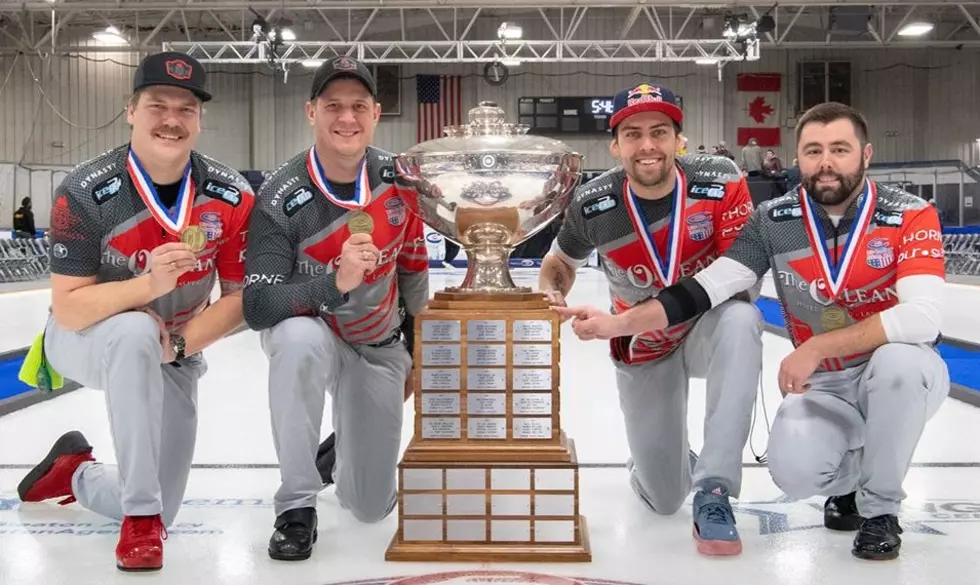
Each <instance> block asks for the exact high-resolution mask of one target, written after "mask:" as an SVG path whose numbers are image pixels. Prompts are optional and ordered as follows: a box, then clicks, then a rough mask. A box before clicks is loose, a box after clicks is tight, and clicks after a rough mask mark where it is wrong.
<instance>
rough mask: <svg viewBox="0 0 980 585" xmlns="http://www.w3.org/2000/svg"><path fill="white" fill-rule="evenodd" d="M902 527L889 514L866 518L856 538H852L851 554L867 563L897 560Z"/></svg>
mask: <svg viewBox="0 0 980 585" xmlns="http://www.w3.org/2000/svg"><path fill="white" fill-rule="evenodd" d="M901 533H902V527H901V526H899V525H898V518H897V517H895V516H892V515H891V514H884V515H882V516H875V517H873V518H868V519H867V520H865V521H864V522H862V523H861V528H860V529H859V530H858V533H857V536H855V537H854V548H853V549H851V553H853V554H854V556H856V557H857V558H859V559H866V560H869V561H890V560H892V559H895V558H898V551H899V549H900V548H902V539H901V538H900V537H899V536H898V535H899V534H901Z"/></svg>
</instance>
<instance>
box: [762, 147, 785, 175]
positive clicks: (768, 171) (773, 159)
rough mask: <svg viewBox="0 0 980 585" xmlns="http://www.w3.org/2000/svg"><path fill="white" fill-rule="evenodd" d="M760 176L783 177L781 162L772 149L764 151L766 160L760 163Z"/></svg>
mask: <svg viewBox="0 0 980 585" xmlns="http://www.w3.org/2000/svg"><path fill="white" fill-rule="evenodd" d="M762 174H764V175H766V176H767V177H782V176H783V162H782V161H781V160H779V157H778V156H776V153H775V152H774V151H773V149H771V148H770V149H769V150H767V151H766V160H765V161H763V163H762Z"/></svg>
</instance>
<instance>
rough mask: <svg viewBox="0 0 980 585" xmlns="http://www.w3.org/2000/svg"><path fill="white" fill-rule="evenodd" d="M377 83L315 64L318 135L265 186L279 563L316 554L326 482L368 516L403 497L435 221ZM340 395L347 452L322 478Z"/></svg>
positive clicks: (255, 279)
mask: <svg viewBox="0 0 980 585" xmlns="http://www.w3.org/2000/svg"><path fill="white" fill-rule="evenodd" d="M376 94H377V90H376V86H375V82H374V78H373V77H372V76H371V74H370V72H369V71H368V69H367V68H366V67H365V66H364V65H363V64H361V63H358V62H357V61H355V60H353V59H351V58H349V57H338V58H335V59H333V60H330V61H327V62H325V63H324V64H323V65H322V66H321V67H320V68H319V69H318V70H317V71H316V73H314V75H313V86H312V88H311V91H310V100H309V102H308V103H307V104H306V116H307V118H308V120H309V122H310V125H311V126H312V127H313V133H314V138H315V141H314V145H313V146H312V147H311V148H309V149H308V150H305V151H303V152H301V153H299V154H298V155H296V156H295V157H293V158H292V159H290V160H289V161H287V162H286V163H285V164H283V165H282V166H280V167H279V168H278V169H277V170H276V171H275V172H274V173H273V174H272V175H271V176H270V177H269V178H268V179H267V180H266V182H265V183H263V185H262V188H261V189H260V190H259V194H258V203H257V205H256V210H255V213H254V214H253V215H252V220H251V224H250V227H249V233H250V239H251V244H250V245H249V248H248V251H247V254H246V260H245V267H246V274H247V276H246V280H245V293H244V303H245V320H246V322H247V323H248V324H249V326H251V327H252V328H253V329H255V330H258V331H261V341H262V347H263V349H264V351H265V353H266V355H267V356H268V358H269V404H270V409H271V412H272V430H273V435H274V439H275V447H276V453H277V455H278V458H279V466H280V475H281V478H282V483H281V485H280V487H279V490H278V491H277V492H276V495H275V513H276V521H275V531H274V532H273V535H272V538H271V539H270V542H269V555H270V556H271V557H272V558H274V559H278V560H302V559H306V558H309V556H310V554H311V553H312V550H313V543H314V542H315V541H316V538H317V514H316V498H317V493H318V492H319V491H320V490H321V489H322V488H323V487H324V483H329V482H332V483H335V484H336V486H337V497H338V499H339V500H340V503H341V505H342V506H344V507H345V508H347V509H349V510H350V511H351V512H352V513H353V514H354V516H355V517H356V518H357V519H358V520H361V521H362V522H376V521H379V520H381V519H383V518H385V517H386V516H387V515H388V514H389V513H390V512H391V510H392V508H394V506H395V489H396V481H395V479H396V478H395V472H396V468H397V463H398V453H399V447H400V445H401V435H402V412H403V406H402V402H403V390H404V388H405V385H406V378H407V376H408V374H409V371H410V370H411V367H412V360H411V356H410V355H409V353H408V352H407V351H406V349H405V345H404V344H403V341H402V333H401V327H402V326H403V324H404V322H405V320H408V319H410V318H411V316H413V315H415V314H417V313H418V311H419V310H420V309H421V308H422V306H423V305H424V304H425V303H426V302H427V300H428V265H429V264H428V252H427V250H426V246H425V237H424V233H423V229H422V223H421V221H420V220H419V219H418V218H417V217H416V216H414V215H412V214H410V213H409V209H410V208H411V207H412V206H414V203H415V202H414V200H413V198H414V197H416V194H415V192H414V191H412V190H411V189H409V188H406V187H404V186H402V185H401V184H398V183H396V182H395V172H394V168H393V158H392V155H391V154H390V153H388V152H384V151H381V150H379V149H377V148H374V147H372V146H370V144H371V140H372V138H373V136H374V130H375V128H376V126H377V124H378V120H379V118H380V114H381V106H380V105H379V104H378V102H377V99H376ZM400 298H401V299H402V300H403V303H404V308H405V312H406V314H407V317H406V319H403V317H402V315H401V312H400V311H399V299H400ZM327 392H329V393H330V395H331V399H332V406H333V409H332V410H333V421H332V422H333V428H334V432H335V435H334V438H333V445H332V450H331V449H330V448H329V447H330V445H327V449H326V450H327V451H332V453H333V455H334V456H335V457H334V458H335V463H334V464H333V466H332V469H331V470H329V471H330V472H331V473H330V477H329V478H321V474H320V473H319V472H318V470H317V465H316V462H315V458H316V456H317V443H318V440H319V431H320V426H321V421H322V418H323V408H324V399H325V394H326V393H327ZM324 479H326V480H327V481H326V482H325V481H324Z"/></svg>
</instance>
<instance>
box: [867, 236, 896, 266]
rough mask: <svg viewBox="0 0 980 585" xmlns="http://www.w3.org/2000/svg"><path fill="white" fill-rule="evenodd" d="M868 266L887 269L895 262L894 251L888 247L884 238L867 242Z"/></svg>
mask: <svg viewBox="0 0 980 585" xmlns="http://www.w3.org/2000/svg"><path fill="white" fill-rule="evenodd" d="M867 261H868V266H870V267H872V268H878V269H879V270H880V269H882V268H888V267H889V266H891V265H892V263H893V262H894V261H895V250H894V249H893V248H892V247H891V246H889V245H888V240H887V239H886V238H875V239H873V240H871V241H870V242H868V260H867Z"/></svg>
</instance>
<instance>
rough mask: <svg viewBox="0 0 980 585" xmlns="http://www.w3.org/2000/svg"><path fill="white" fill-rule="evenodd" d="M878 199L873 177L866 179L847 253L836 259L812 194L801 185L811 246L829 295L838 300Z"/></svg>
mask: <svg viewBox="0 0 980 585" xmlns="http://www.w3.org/2000/svg"><path fill="white" fill-rule="evenodd" d="M877 198H878V189H877V187H876V186H875V185H874V183H872V182H871V181H870V180H869V179H865V183H864V191H863V192H862V193H861V195H859V196H858V210H857V217H856V218H855V219H854V223H853V224H851V229H850V230H849V231H848V233H847V240H845V242H844V253H843V254H842V255H841V257H840V262H836V263H835V262H832V261H831V259H830V251H829V250H828V249H827V238H826V236H825V235H824V233H823V228H822V227H821V225H820V218H818V217H817V214H816V213H815V212H814V203H813V202H812V201H811V200H810V195H809V193H807V192H806V190H805V189H804V188H803V187H800V203H801V205H802V208H803V226H804V227H805V228H806V235H807V236H808V237H809V238H810V247H811V248H813V250H814V255H815V256H816V259H817V264H818V265H819V267H820V275H821V276H822V277H823V279H824V282H826V283H827V290H826V291H825V292H826V295H827V297H828V298H830V299H831V300H837V297H838V296H840V294H841V292H842V291H843V290H844V284H845V283H846V282H847V277H848V275H849V274H850V272H851V268H853V266H854V258H855V256H857V253H858V248H860V244H861V240H862V239H864V234H865V233H866V232H867V231H868V226H869V225H870V224H871V217H872V216H873V215H874V210H875V201H876V200H877Z"/></svg>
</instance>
